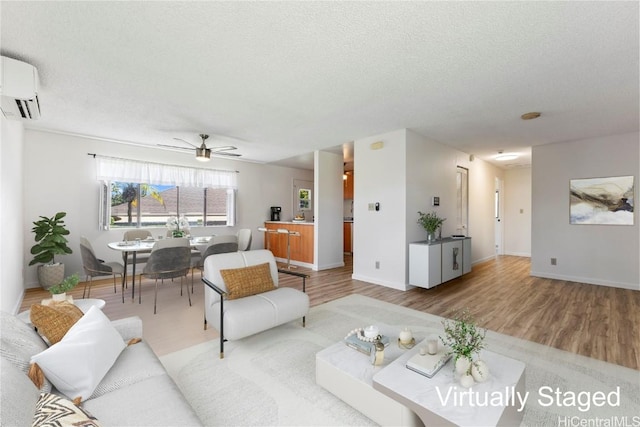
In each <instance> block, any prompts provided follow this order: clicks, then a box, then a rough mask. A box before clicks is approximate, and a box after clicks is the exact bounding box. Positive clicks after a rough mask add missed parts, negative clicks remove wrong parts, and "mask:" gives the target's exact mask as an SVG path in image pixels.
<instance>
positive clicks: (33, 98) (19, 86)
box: [0, 56, 40, 120]
mask: <svg viewBox="0 0 640 427" xmlns="http://www.w3.org/2000/svg"><path fill="white" fill-rule="evenodd" d="M1 58H2V64H1V66H0V84H1V85H2V86H0V93H1V94H2V103H1V105H2V114H4V116H5V117H6V118H7V119H25V120H35V119H38V118H39V117H40V101H39V100H38V70H36V68H35V67H34V66H33V65H30V64H27V63H26V62H22V61H18V60H17V59H12V58H7V57H5V56H3V57H1Z"/></svg>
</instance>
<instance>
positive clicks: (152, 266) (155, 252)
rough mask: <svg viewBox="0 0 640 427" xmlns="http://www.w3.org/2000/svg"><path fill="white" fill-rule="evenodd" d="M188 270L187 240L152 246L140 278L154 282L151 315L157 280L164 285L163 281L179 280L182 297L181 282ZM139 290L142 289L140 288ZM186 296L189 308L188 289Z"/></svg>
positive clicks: (178, 239)
mask: <svg viewBox="0 0 640 427" xmlns="http://www.w3.org/2000/svg"><path fill="white" fill-rule="evenodd" d="M190 269H191V247H190V245H189V240H188V239H185V238H177V239H163V240H160V241H158V242H156V243H155V245H153V249H152V250H151V253H150V254H149V260H148V261H147V264H146V265H145V266H144V269H143V271H142V276H144V277H148V278H150V279H154V280H155V288H156V289H155V296H154V300H153V314H156V313H157V305H158V280H160V282H161V283H164V280H165V279H176V278H180V295H182V285H183V283H182V282H183V279H184V278H185V277H186V276H187V274H188V273H189V270H190ZM140 288H142V286H141V287H140ZM138 292H140V290H138ZM187 295H188V297H189V306H191V294H190V293H189V288H187Z"/></svg>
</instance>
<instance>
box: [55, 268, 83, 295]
mask: <svg viewBox="0 0 640 427" xmlns="http://www.w3.org/2000/svg"><path fill="white" fill-rule="evenodd" d="M78 282H80V277H79V276H78V273H74V274H72V275H71V276H68V277H65V279H64V280H63V281H62V282H60V283H58V284H57V285H53V286H52V287H50V288H49V292H51V293H52V294H62V293H65V292H69V291H70V290H71V289H73V288H75V287H76V285H77V284H78Z"/></svg>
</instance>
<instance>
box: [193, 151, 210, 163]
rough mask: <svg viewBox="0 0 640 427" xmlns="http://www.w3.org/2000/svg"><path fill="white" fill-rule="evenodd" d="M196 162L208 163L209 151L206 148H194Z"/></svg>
mask: <svg viewBox="0 0 640 427" xmlns="http://www.w3.org/2000/svg"><path fill="white" fill-rule="evenodd" d="M196 160H199V161H201V162H208V161H209V160H211V150H210V149H208V148H196Z"/></svg>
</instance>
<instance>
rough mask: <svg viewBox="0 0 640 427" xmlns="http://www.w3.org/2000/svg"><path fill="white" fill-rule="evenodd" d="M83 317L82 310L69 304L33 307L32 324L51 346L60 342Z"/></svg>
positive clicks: (35, 305) (61, 303)
mask: <svg viewBox="0 0 640 427" xmlns="http://www.w3.org/2000/svg"><path fill="white" fill-rule="evenodd" d="M83 315H84V313H82V310H80V309H79V308H78V307H77V306H75V305H73V304H70V303H68V302H59V303H51V304H49V305H40V304H34V305H32V306H31V323H33V326H35V327H36V328H37V329H38V333H40V335H43V336H44V337H45V338H47V340H49V342H50V343H51V345H53V344H55V343H57V342H59V341H60V340H61V339H62V337H64V335H65V334H66V333H67V331H68V330H69V329H70V328H71V327H72V326H73V325H75V323H76V322H77V321H78V320H80V318H81V317H82V316H83Z"/></svg>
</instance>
